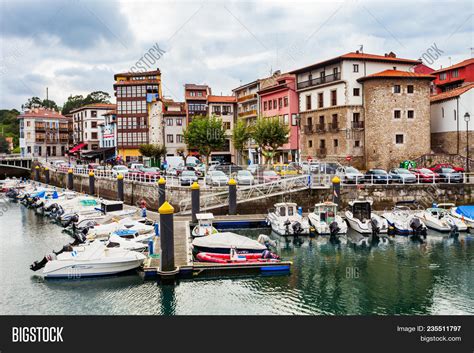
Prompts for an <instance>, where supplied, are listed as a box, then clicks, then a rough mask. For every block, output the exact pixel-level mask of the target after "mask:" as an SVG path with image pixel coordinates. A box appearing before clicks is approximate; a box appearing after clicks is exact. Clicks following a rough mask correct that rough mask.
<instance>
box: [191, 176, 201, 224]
mask: <svg viewBox="0 0 474 353" xmlns="http://www.w3.org/2000/svg"><path fill="white" fill-rule="evenodd" d="M200 197H201V190H200V187H199V184H198V183H197V182H196V181H195V182H194V183H193V184H192V185H191V221H192V222H193V223H196V222H197V217H196V215H197V214H198V213H199V212H200V207H201V206H200V202H201V201H200Z"/></svg>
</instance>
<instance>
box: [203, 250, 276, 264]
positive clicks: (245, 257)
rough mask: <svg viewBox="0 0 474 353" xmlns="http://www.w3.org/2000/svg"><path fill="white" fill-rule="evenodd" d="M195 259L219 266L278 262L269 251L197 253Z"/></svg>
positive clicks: (274, 255)
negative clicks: (218, 264)
mask: <svg viewBox="0 0 474 353" xmlns="http://www.w3.org/2000/svg"><path fill="white" fill-rule="evenodd" d="M196 259H198V260H199V261H201V262H214V263H221V264H229V263H249V262H256V263H258V262H280V257H279V256H278V255H276V254H274V253H272V252H271V251H269V250H264V251H263V252H262V253H251V254H239V253H238V252H237V251H236V250H235V249H231V250H230V253H229V254H221V253H209V252H199V253H197V254H196Z"/></svg>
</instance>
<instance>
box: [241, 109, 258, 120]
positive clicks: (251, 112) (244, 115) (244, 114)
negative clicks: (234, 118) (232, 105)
mask: <svg viewBox="0 0 474 353" xmlns="http://www.w3.org/2000/svg"><path fill="white" fill-rule="evenodd" d="M256 115H257V110H256V109H252V110H247V111H246V112H240V113H239V118H247V117H251V116H256Z"/></svg>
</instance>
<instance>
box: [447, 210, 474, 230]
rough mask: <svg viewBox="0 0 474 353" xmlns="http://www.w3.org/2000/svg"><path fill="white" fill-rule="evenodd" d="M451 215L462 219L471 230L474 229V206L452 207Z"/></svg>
mask: <svg viewBox="0 0 474 353" xmlns="http://www.w3.org/2000/svg"><path fill="white" fill-rule="evenodd" d="M450 212H451V214H452V215H453V216H454V217H456V218H459V219H461V220H462V221H463V222H464V223H465V224H466V225H467V226H468V227H469V228H474V205H466V206H457V207H452V208H451V210H450Z"/></svg>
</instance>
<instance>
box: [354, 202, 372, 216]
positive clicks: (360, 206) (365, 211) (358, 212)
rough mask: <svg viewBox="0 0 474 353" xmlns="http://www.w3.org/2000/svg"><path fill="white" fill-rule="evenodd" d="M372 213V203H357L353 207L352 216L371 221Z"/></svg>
mask: <svg viewBox="0 0 474 353" xmlns="http://www.w3.org/2000/svg"><path fill="white" fill-rule="evenodd" d="M370 212H371V211H370V203H368V202H356V203H354V205H353V206H352V215H353V216H354V217H355V218H357V219H360V220H366V219H370V215H371V213H370Z"/></svg>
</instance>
